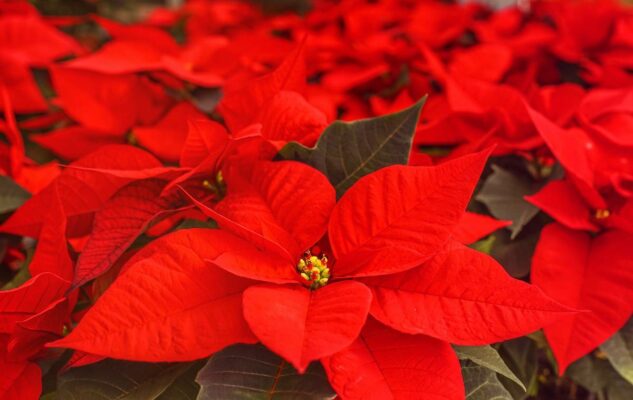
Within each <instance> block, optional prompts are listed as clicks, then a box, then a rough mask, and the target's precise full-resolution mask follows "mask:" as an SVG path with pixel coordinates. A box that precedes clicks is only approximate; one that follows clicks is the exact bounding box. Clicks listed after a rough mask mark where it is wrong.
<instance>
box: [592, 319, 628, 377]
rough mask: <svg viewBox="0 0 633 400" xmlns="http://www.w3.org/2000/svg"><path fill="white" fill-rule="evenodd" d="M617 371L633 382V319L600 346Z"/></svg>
mask: <svg viewBox="0 0 633 400" xmlns="http://www.w3.org/2000/svg"><path fill="white" fill-rule="evenodd" d="M600 349H601V350H602V351H603V352H604V353H605V354H606V355H607V358H608V359H609V362H611V365H613V368H615V370H616V371H618V373H619V374H620V375H622V377H623V378H624V379H626V380H627V381H628V382H629V383H631V384H633V319H630V320H629V322H628V323H627V324H626V325H624V327H623V328H622V329H620V331H619V332H617V333H616V334H615V335H613V337H611V339H609V340H607V341H606V342H604V343H603V344H602V346H600Z"/></svg>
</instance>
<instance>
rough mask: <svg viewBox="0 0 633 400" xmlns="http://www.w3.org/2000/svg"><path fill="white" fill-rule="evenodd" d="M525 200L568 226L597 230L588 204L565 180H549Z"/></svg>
mask: <svg viewBox="0 0 633 400" xmlns="http://www.w3.org/2000/svg"><path fill="white" fill-rule="evenodd" d="M525 200H527V201H529V202H530V203H532V204H534V205H535V206H537V207H538V208H540V209H541V210H543V211H545V212H546V213H547V214H549V215H550V216H551V217H552V218H554V219H556V221H558V222H560V223H561V224H563V225H565V226H567V227H568V228H571V229H579V230H588V231H592V232H597V231H598V227H597V226H596V224H594V223H593V221H592V220H591V210H590V208H589V206H588V205H587V204H586V203H585V202H584V201H583V198H582V197H581V196H580V194H579V193H578V192H577V191H576V190H575V188H574V187H573V186H572V184H570V183H569V182H568V181H566V180H558V181H551V182H549V183H548V184H547V185H545V186H544V187H543V188H542V189H541V190H540V191H539V192H538V193H536V194H533V195H532V196H526V197H525Z"/></svg>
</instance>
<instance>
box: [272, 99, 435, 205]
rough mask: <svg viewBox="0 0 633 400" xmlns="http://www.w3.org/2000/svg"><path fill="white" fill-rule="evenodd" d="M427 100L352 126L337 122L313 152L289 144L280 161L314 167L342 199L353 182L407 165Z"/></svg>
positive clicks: (328, 129)
mask: <svg viewBox="0 0 633 400" xmlns="http://www.w3.org/2000/svg"><path fill="white" fill-rule="evenodd" d="M425 101H426V96H425V97H423V98H422V99H421V100H420V101H418V102H417V103H415V104H414V105H412V106H411V107H409V108H406V109H404V110H402V111H400V112H398V113H395V114H390V115H386V116H383V117H377V118H370V119H363V120H360V121H355V122H342V121H336V122H334V123H332V124H331V125H330V126H328V127H327V128H326V129H325V131H323V133H322V134H321V137H320V138H319V141H318V142H317V144H316V145H315V147H313V148H307V147H304V146H302V145H301V144H299V143H296V142H291V143H288V144H287V145H286V146H285V147H284V148H283V149H281V152H280V154H279V155H280V157H281V158H283V159H286V160H295V161H301V162H304V163H306V164H309V165H311V166H313V167H314V168H316V169H318V170H319V171H321V172H323V173H324V174H325V176H327V177H328V179H329V180H330V182H331V183H332V185H333V186H334V188H335V189H336V194H337V196H338V197H341V196H342V195H343V193H345V191H346V190H347V189H349V188H350V187H351V186H352V185H353V184H354V182H356V181H357V180H358V179H360V178H361V177H363V176H365V175H367V174H369V173H371V172H374V171H376V170H378V169H380V168H383V167H386V166H389V165H394V164H402V165H406V164H407V163H408V162H409V153H410V152H411V143H412V141H413V135H414V134H415V128H416V125H417V124H418V118H419V115H420V110H421V109H422V106H423V105H424V102H425Z"/></svg>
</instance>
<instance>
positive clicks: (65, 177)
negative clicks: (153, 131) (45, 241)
mask: <svg viewBox="0 0 633 400" xmlns="http://www.w3.org/2000/svg"><path fill="white" fill-rule="evenodd" d="M71 166H76V167H79V168H67V169H65V170H64V171H63V172H62V173H61V175H60V176H59V177H58V178H57V179H55V180H54V181H53V183H51V185H49V186H48V187H46V188H45V189H44V190H42V191H41V192H39V193H38V194H37V195H35V196H33V197H32V198H30V199H29V200H28V201H27V202H26V203H24V204H23V205H22V207H20V208H19V209H18V210H16V212H15V213H14V214H13V215H12V216H11V217H10V218H9V219H8V220H7V221H6V222H5V223H4V224H3V225H2V226H1V227H0V230H1V231H3V232H8V233H13V234H16V235H23V236H32V237H37V236H38V235H39V229H40V227H41V225H42V221H45V220H46V216H47V215H48V213H49V207H50V204H51V203H52V201H53V200H54V196H55V195H56V193H59V196H60V201H61V203H62V206H63V208H64V212H65V214H66V216H67V217H68V218H70V220H69V221H68V226H69V236H82V235H83V234H85V233H87V231H88V229H89V228H90V224H91V222H92V219H91V218H92V213H93V212H95V211H97V210H98V209H100V208H101V207H102V206H103V204H104V202H105V201H106V200H107V199H108V198H109V197H110V196H111V195H112V194H114V193H115V192H116V191H117V190H118V189H119V188H121V187H122V186H124V185H126V184H127V183H128V182H130V181H132V180H134V179H133V178H127V177H115V176H111V175H109V174H103V173H100V172H96V171H91V170H85V169H80V168H112V169H115V170H142V169H146V168H158V167H160V163H159V162H158V160H156V159H155V158H154V157H153V156H152V155H150V154H149V153H147V152H145V151H143V150H141V149H138V148H135V147H132V146H120V145H112V146H106V147H103V148H101V149H99V150H98V151H96V152H94V153H92V154H90V155H88V156H86V157H84V158H82V159H80V160H78V161H76V162H74V163H72V164H71ZM86 214H88V215H87V216H86ZM73 217H74V218H73Z"/></svg>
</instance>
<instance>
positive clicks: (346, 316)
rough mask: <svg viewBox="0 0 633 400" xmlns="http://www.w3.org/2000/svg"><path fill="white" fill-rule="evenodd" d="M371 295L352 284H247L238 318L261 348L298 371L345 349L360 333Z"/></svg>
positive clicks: (361, 286) (361, 287) (357, 284)
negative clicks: (241, 316)
mask: <svg viewBox="0 0 633 400" xmlns="http://www.w3.org/2000/svg"><path fill="white" fill-rule="evenodd" d="M370 302H371V293H370V291H369V289H367V288H366V287H365V286H364V285H363V284H361V283H358V282H354V281H343V282H336V283H333V284H329V285H326V286H324V287H322V288H321V289H318V290H309V289H307V288H305V287H302V286H300V285H294V286H272V285H266V286H263V285H262V286H252V287H250V288H248V289H247V290H246V291H245V292H244V317H245V318H246V320H247V321H248V324H249V326H250V327H251V329H252V330H253V332H254V333H255V335H256V336H257V338H258V339H259V340H260V341H261V342H262V343H263V344H264V345H266V347H268V348H269V349H271V350H272V351H274V352H275V353H277V354H279V355H280V356H282V357H283V358H285V359H286V360H287V361H288V362H290V363H291V364H292V365H294V366H295V368H297V369H298V370H299V371H300V372H303V371H305V369H306V367H307V366H308V364H309V363H310V362H311V361H313V360H318V359H319V358H322V357H326V356H329V355H332V354H334V353H336V352H338V351H340V350H342V349H344V348H345V347H347V346H349V345H350V344H351V343H352V342H353V341H354V340H355V339H356V337H357V336H358V334H359V333H360V331H361V329H362V327H363V325H364V324H365V319H366V318H367V313H368V311H369V304H370Z"/></svg>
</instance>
